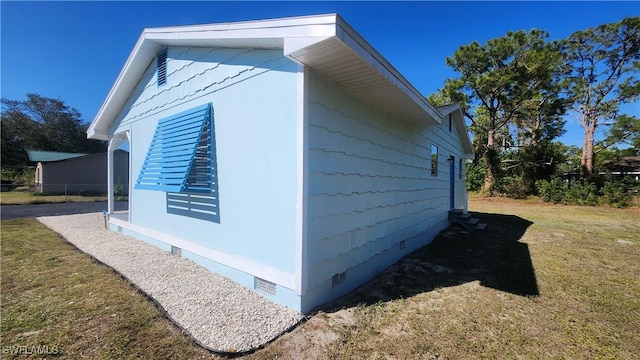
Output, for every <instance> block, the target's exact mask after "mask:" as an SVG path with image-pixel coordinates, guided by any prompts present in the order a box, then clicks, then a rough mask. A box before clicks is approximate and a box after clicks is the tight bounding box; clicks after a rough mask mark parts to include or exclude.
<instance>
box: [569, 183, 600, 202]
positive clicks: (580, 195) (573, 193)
mask: <svg viewBox="0 0 640 360" xmlns="http://www.w3.org/2000/svg"><path fill="white" fill-rule="evenodd" d="M598 198H599V194H598V188H597V187H596V185H595V184H594V183H592V182H589V181H586V180H583V181H576V182H575V183H573V184H572V185H571V186H569V189H568V190H567V191H566V192H565V194H564V199H563V202H564V203H565V204H571V205H589V206H593V205H598Z"/></svg>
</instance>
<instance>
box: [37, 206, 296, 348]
mask: <svg viewBox="0 0 640 360" xmlns="http://www.w3.org/2000/svg"><path fill="white" fill-rule="evenodd" d="M37 220H38V221H40V222H41V223H43V224H44V225H46V226H47V227H49V228H50V229H52V230H53V231H55V232H57V233H59V234H60V235H62V236H63V237H64V238H65V239H67V241H69V242H70V243H71V244H73V245H75V246H76V247H77V248H78V249H79V250H80V251H82V252H85V253H87V254H89V255H91V256H93V257H94V258H95V259H96V260H98V261H100V262H102V263H103V264H105V265H107V266H109V267H111V268H112V269H114V270H115V271H116V272H118V273H119V274H120V275H121V276H123V277H124V278H125V279H127V280H128V281H129V282H131V283H132V284H133V285H134V286H136V287H137V288H138V289H139V290H140V291H142V292H143V293H144V294H145V295H147V296H148V297H149V298H151V299H152V300H153V301H154V302H155V303H156V304H157V305H158V306H159V307H160V308H161V309H162V310H163V311H165V313H166V315H167V316H168V317H169V319H171V320H172V321H173V322H174V323H175V324H176V325H177V326H179V327H180V328H182V329H183V330H184V331H185V332H186V333H187V334H188V335H190V336H191V337H192V338H193V340H194V341H195V342H196V343H198V344H199V345H201V346H203V347H204V348H206V349H208V350H210V351H213V352H216V353H220V354H229V353H234V354H238V353H245V352H250V351H253V350H255V349H258V348H260V347H262V346H264V345H265V344H267V343H268V342H270V341H272V340H274V339H275V338H277V337H278V336H280V335H281V334H283V333H285V332H287V331H289V330H291V329H292V328H293V327H294V326H296V325H297V324H298V323H299V322H300V321H301V320H302V319H303V318H304V316H303V315H302V314H301V313H299V312H297V311H295V310H292V309H289V308H287V307H285V306H282V305H278V304H275V303H272V302H270V301H269V300H267V299H265V298H264V297H262V296H260V295H258V294H256V293H255V292H254V291H252V290H250V289H248V288H246V287H244V286H242V285H239V284H237V283H235V282H233V281H231V280H230V279H228V278H226V277H223V276H221V275H219V274H216V273H213V272H211V271H209V270H208V269H206V268H204V267H203V266H200V265H198V264H196V263H195V262H193V261H191V260H189V259H185V258H181V257H178V256H174V255H171V253H169V252H167V251H164V250H161V249H159V248H157V247H155V246H153V245H149V244H147V243H145V242H143V241H140V240H137V239H135V238H132V237H130V236H126V235H122V234H119V233H116V232H114V231H110V230H106V229H105V228H104V219H103V217H102V214H101V213H90V214H79V215H63V216H47V217H38V218H37Z"/></svg>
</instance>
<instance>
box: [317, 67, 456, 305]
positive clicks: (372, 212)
mask: <svg viewBox="0 0 640 360" xmlns="http://www.w3.org/2000/svg"><path fill="white" fill-rule="evenodd" d="M309 89H310V90H309V104H308V108H309V137H308V158H309V165H308V167H309V177H308V181H309V200H308V217H309V225H308V255H307V260H308V268H309V284H308V288H309V289H310V291H311V292H314V289H315V288H318V287H321V288H325V289H330V288H331V277H332V276H333V275H334V274H337V273H341V272H344V271H347V281H349V280H350V276H352V277H355V278H356V280H355V281H358V279H359V280H366V278H367V277H369V278H370V277H372V276H373V275H375V272H377V271H381V270H382V269H384V268H386V267H387V266H389V265H390V264H392V263H393V262H395V261H397V259H398V258H399V257H401V256H402V254H403V253H404V254H406V253H408V252H410V251H412V250H415V249H416V248H418V247H420V246H422V245H424V244H425V243H427V242H428V241H430V240H431V238H432V237H433V235H434V234H436V233H437V232H438V231H440V230H441V229H442V228H443V227H444V226H446V219H447V210H448V207H449V167H448V163H447V158H448V156H449V155H451V154H456V155H454V156H456V158H458V155H457V154H459V153H460V152H461V150H460V144H459V139H457V138H456V136H457V134H454V133H449V132H448V127H446V124H445V125H444V126H432V127H429V128H424V127H416V126H413V125H409V124H407V123H404V122H402V121H399V119H394V118H391V117H389V116H386V115H385V114H382V113H380V112H378V111H376V109H375V107H373V106H369V105H368V104H364V103H361V102H359V101H358V100H356V99H354V98H352V97H350V96H349V95H348V94H346V93H345V92H344V91H343V90H342V89H341V88H340V87H339V86H337V85H335V84H333V83H331V82H329V81H327V80H325V79H323V78H321V77H319V76H317V75H315V74H313V73H312V74H311V76H310V86H309ZM431 144H434V145H437V146H438V147H439V154H440V156H439V173H438V176H437V177H432V176H431V154H430V147H431ZM407 239H414V243H412V244H411V245H410V246H407V248H406V249H403V250H400V249H399V246H398V244H399V242H400V241H402V240H407ZM387 252H388V253H389V254H388V256H386V255H383V256H380V254H387ZM381 258H383V259H387V260H386V261H381V260H380V259H381ZM373 259H375V261H372V260H373ZM369 262H370V263H371V264H369ZM374 262H375V264H373V263H374ZM349 269H357V270H354V272H358V274H350V273H349ZM366 272H371V274H369V275H367V274H365V273H366ZM355 285H358V284H351V285H346V286H345V287H344V288H345V289H346V288H349V286H355ZM340 286H341V285H340ZM327 291H329V293H330V292H331V290H327ZM336 291H339V290H336ZM324 297H325V300H326V299H329V298H330V297H331V295H330V294H329V295H326V296H324Z"/></svg>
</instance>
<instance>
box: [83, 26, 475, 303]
mask: <svg viewBox="0 0 640 360" xmlns="http://www.w3.org/2000/svg"><path fill="white" fill-rule="evenodd" d="M88 134H89V137H90V138H93V139H102V140H109V154H113V152H114V151H115V150H116V149H121V148H126V149H129V156H130V161H129V164H130V172H131V176H130V179H131V181H130V184H129V186H130V189H129V194H130V196H129V211H128V212H126V213H115V212H114V211H113V199H110V201H109V213H110V214H111V216H110V220H109V223H110V227H111V229H113V230H114V231H119V232H122V233H125V234H129V235H132V236H134V237H136V238H139V239H142V240H145V241H147V242H149V243H151V244H155V245H157V246H158V247H161V248H163V249H166V250H167V251H172V252H173V253H174V254H177V255H180V256H183V257H187V258H190V259H193V260H194V261H195V262H197V263H199V264H202V265H204V266H205V267H207V268H209V269H210V270H211V271H215V272H217V273H220V274H222V275H225V276H227V277H229V278H231V279H232V280H234V281H236V282H238V283H240V284H243V285H245V286H247V287H250V288H252V289H255V290H256V291H257V292H258V293H260V294H262V295H264V296H265V297H267V298H269V299H271V300H272V301H274V302H277V303H281V304H284V305H287V306H289V307H291V308H294V309H297V310H299V311H301V312H309V311H311V310H312V309H313V308H314V307H316V306H318V305H320V304H322V303H325V302H327V301H330V300H332V299H334V298H336V297H338V296H340V295H343V294H345V293H347V292H349V291H351V290H353V289H354V288H355V287H357V286H358V285H361V284H363V283H364V282H366V281H367V280H369V279H371V278H372V277H374V276H375V275H376V274H377V273H379V272H380V271H382V270H384V269H385V268H386V267H388V266H390V265H391V264H393V263H395V262H396V261H398V260H399V259H400V258H402V257H403V256H405V255H407V254H409V253H411V252H412V251H414V250H416V249H418V248H420V247H422V246H424V245H425V244H427V243H429V242H430V241H431V240H432V239H433V237H434V236H435V235H436V234H437V233H438V232H440V231H441V230H443V229H444V228H445V227H447V226H448V220H447V219H448V211H449V210H450V209H452V208H458V209H466V193H465V190H464V176H463V174H464V164H465V161H464V160H465V159H467V158H469V157H471V156H472V154H473V150H472V146H471V143H470V141H469V137H468V135H467V131H466V128H465V125H464V121H463V118H462V113H461V111H460V108H459V107H458V106H457V105H452V106H448V107H443V108H435V107H434V106H432V105H430V104H429V103H428V102H427V101H426V100H425V98H424V97H423V96H422V95H421V94H420V93H419V92H418V91H417V90H416V89H415V88H414V87H413V86H412V85H411V84H410V83H409V82H408V81H407V79H405V78H404V77H403V76H402V75H401V74H400V73H399V72H398V71H397V70H396V69H394V67H393V66H392V65H391V64H390V63H389V62H388V61H387V60H385V59H384V58H383V57H382V55H380V54H379V53H378V52H377V51H376V50H375V49H373V47H371V45H369V44H368V43H367V42H366V41H365V40H364V39H363V38H362V37H361V36H360V35H359V34H358V33H357V32H356V31H355V30H353V29H352V28H351V27H350V26H349V25H348V24H347V23H346V22H345V21H344V20H343V19H342V18H340V17H339V16H338V15H335V14H330V15H319V16H308V17H295V18H284V19H274V20H265V21H249V22H238V23H224V24H210V25H195V26H182V27H167V28H154V29H146V30H144V32H143V33H142V35H141V36H140V39H139V40H138V42H137V44H136V45H135V48H134V49H133V52H132V53H131V55H130V56H129V58H128V60H127V62H126V63H125V65H124V68H123V69H122V71H121V73H120V75H119V76H118V78H117V80H116V83H115V84H114V85H113V88H112V89H111V91H110V93H109V95H108V96H107V98H106V100H105V102H104V104H103V105H102V107H101V109H100V111H99V113H98V114H97V116H96V118H95V119H94V121H93V122H92V124H91V126H90V128H89V130H88ZM112 162H113V161H112V157H111V156H110V160H109V164H110V165H109V171H110V174H111V173H112V170H111V169H112V167H113V165H112ZM110 177H111V178H110V179H111V180H110V186H113V185H112V184H113V178H112V177H113V175H110ZM109 194H113V191H109Z"/></svg>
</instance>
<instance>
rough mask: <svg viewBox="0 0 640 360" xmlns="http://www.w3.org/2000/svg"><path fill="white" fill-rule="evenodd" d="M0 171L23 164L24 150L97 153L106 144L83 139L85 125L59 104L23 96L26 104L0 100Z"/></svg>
mask: <svg viewBox="0 0 640 360" xmlns="http://www.w3.org/2000/svg"><path fill="white" fill-rule="evenodd" d="M0 125H1V137H2V140H1V141H2V143H1V147H2V166H3V168H6V167H12V168H19V167H23V166H24V165H26V164H27V161H28V159H27V153H26V150H28V149H37V150H49V151H62V152H76V153H99V152H104V151H106V144H105V143H104V142H101V141H96V140H89V139H87V134H86V131H87V124H86V123H85V122H84V121H83V120H82V116H81V115H80V113H79V112H78V110H76V109H74V108H71V107H69V106H67V105H65V103H64V102H63V101H62V100H57V99H50V98H47V97H43V96H40V95H37V94H27V100H23V101H20V100H8V99H2V114H1V115H0Z"/></svg>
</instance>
